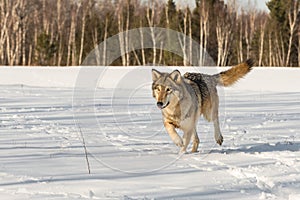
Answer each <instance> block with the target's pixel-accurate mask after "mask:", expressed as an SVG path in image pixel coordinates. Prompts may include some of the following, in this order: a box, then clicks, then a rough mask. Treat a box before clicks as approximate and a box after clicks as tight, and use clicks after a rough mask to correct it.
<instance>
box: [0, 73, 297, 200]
mask: <svg viewBox="0 0 300 200" xmlns="http://www.w3.org/2000/svg"><path fill="white" fill-rule="evenodd" d="M29 69H31V70H32V73H31V72H30V71H29ZM68 70H69V71H68ZM186 70H195V69H194V68H193V69H191V68H190V69H184V70H182V71H186ZM197 70H198V69H197ZM197 70H195V71H197ZM24 71H27V72H24ZM49 71H51V73H49ZM79 71H80V70H79V69H76V68H69V69H68V68H56V69H55V68H54V69H49V68H26V69H24V68H0V76H1V78H0V91H1V96H0V199H125V200H130V199H239V200H240V199H290V200H296V199H300V191H299V188H300V91H299V89H298V85H299V80H300V79H299V78H300V71H299V70H295V69H282V68H280V69H278V68H276V69H270V68H260V69H254V70H253V72H251V74H249V76H247V77H246V78H245V79H244V80H242V81H240V82H239V83H238V84H237V85H236V86H235V87H233V88H229V89H222V88H219V89H220V90H219V94H220V98H221V102H220V104H221V105H220V115H221V121H222V127H221V129H222V132H223V136H224V139H225V142H224V145H223V146H222V147H219V146H216V145H215V142H214V139H213V133H212V131H213V127H212V125H211V124H210V123H207V122H205V121H204V120H203V119H202V118H201V120H200V121H199V123H198V134H199V137H200V140H201V143H200V147H199V153H196V154H186V155H182V156H179V155H178V149H177V147H176V146H175V145H174V144H173V143H172V142H171V140H170V138H169V137H168V135H167V134H166V133H165V131H164V129H163V127H162V123H161V114H160V112H159V110H157V109H156V107H155V102H154V100H153V99H152V95H151V91H150V89H149V84H150V83H149V81H150V78H151V77H149V76H150V75H151V74H150V71H149V69H147V68H144V69H142V70H136V69H135V68H131V69H122V70H121V69H120V68H113V69H111V68H109V69H108V70H107V71H105V72H104V73H103V74H104V76H102V78H101V80H98V84H97V85H98V87H97V88H93V89H94V90H93V98H89V91H90V90H88V89H86V88H79V89H78V90H74V87H73V86H74V85H75V83H76V75H77V74H78V73H79ZM201 71H202V70H201ZM203 71H206V72H208V73H215V72H216V69H214V68H205V69H203ZM67 72H69V73H67ZM103 74H102V75H103ZM128 74H129V75H128ZM134 74H136V75H137V77H135V78H133V77H132V76H133V75H134ZM47 76H48V78H47ZM138 77H142V78H141V79H139V78H138ZM135 82H137V84H135ZM126 83H127V84H126ZM142 83H143V84H142ZM116 86H117V87H118V89H113V90H112V89H109V88H110V87H116ZM131 86H135V88H134V89H132V88H131ZM74 93H75V96H76V98H75V100H74V99H73V96H74ZM74 117H75V119H76V123H75V121H74ZM78 126H80V128H81V133H82V134H83V136H84V138H85V143H86V146H87V150H88V152H89V161H90V166H91V172H92V173H91V174H90V175H89V174H87V165H86V160H85V155H84V149H83V147H82V137H81V133H80V131H79V129H78Z"/></svg>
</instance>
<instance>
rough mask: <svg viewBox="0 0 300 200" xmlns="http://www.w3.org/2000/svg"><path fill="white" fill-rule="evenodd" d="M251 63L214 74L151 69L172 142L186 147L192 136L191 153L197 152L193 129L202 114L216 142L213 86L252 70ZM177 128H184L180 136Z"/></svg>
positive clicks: (220, 139)
mask: <svg viewBox="0 0 300 200" xmlns="http://www.w3.org/2000/svg"><path fill="white" fill-rule="evenodd" d="M253 64H254V62H253V60H251V59H249V60H247V61H246V62H244V63H241V64H239V65H237V66H234V67H232V68H231V69H229V70H227V71H224V72H221V73H219V74H215V75H207V74H201V73H185V74H184V76H181V74H180V72H179V71H178V70H175V71H173V72H172V73H162V72H159V71H157V70H155V69H153V70H152V80H153V83H152V92H153V97H154V98H155V99H156V101H157V106H158V107H159V108H160V109H161V111H162V115H163V122H164V126H165V128H166V130H167V132H168V133H169V135H170V137H171V139H172V140H173V142H174V143H175V144H176V145H177V146H179V147H181V152H186V149H187V147H188V145H189V143H190V140H191V139H193V147H192V152H197V149H198V145H199V138H198V135H197V132H196V125H197V121H198V118H199V117H200V116H201V115H203V116H204V118H205V119H206V120H207V121H212V122H213V124H214V137H215V140H216V142H217V143H218V144H219V145H222V143H223V136H222V134H221V130H220V126H219V114H218V110H219V97H218V92H217V88H216V86H217V85H219V86H225V87H226V86H231V85H232V84H234V83H236V82H237V81H238V80H239V79H240V78H242V77H243V76H245V75H246V74H247V73H248V72H250V71H251V69H252V66H253ZM176 128H179V129H181V130H182V131H183V133H184V134H183V137H182V138H181V137H180V136H179V135H178V133H177V132H176Z"/></svg>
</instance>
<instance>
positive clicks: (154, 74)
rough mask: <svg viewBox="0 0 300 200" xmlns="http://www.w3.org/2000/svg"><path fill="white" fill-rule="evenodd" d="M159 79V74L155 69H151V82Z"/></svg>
mask: <svg viewBox="0 0 300 200" xmlns="http://www.w3.org/2000/svg"><path fill="white" fill-rule="evenodd" d="M160 77H161V73H160V72H159V71H157V70H155V69H152V80H153V81H156V80H157V79H159V78H160Z"/></svg>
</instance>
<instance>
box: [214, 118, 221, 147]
mask: <svg viewBox="0 0 300 200" xmlns="http://www.w3.org/2000/svg"><path fill="white" fill-rule="evenodd" d="M213 122H214V129H215V140H216V142H217V143H218V144H219V145H220V146H221V145H222V143H223V136H222V134H221V130H220V124H219V118H218V117H216V118H215V119H214V120H213Z"/></svg>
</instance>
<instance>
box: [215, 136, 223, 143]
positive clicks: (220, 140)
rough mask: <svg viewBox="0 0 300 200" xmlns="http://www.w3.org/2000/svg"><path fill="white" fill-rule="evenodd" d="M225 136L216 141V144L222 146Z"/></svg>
mask: <svg viewBox="0 0 300 200" xmlns="http://www.w3.org/2000/svg"><path fill="white" fill-rule="evenodd" d="M223 141H224V140H223V136H222V135H220V136H219V138H218V139H216V142H217V143H218V144H219V145H220V146H221V145H222V144H223Z"/></svg>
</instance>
